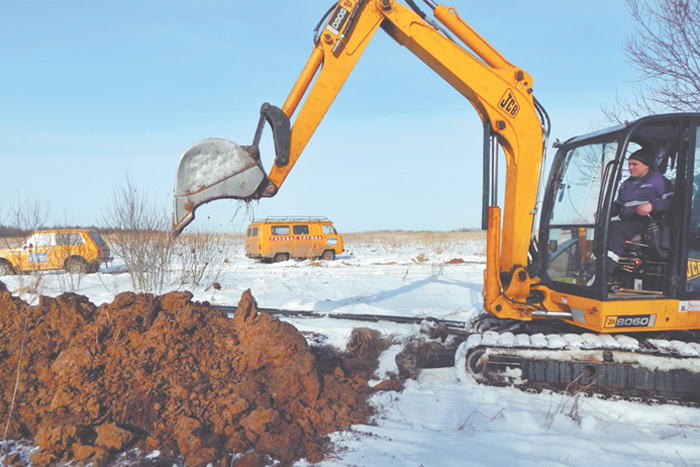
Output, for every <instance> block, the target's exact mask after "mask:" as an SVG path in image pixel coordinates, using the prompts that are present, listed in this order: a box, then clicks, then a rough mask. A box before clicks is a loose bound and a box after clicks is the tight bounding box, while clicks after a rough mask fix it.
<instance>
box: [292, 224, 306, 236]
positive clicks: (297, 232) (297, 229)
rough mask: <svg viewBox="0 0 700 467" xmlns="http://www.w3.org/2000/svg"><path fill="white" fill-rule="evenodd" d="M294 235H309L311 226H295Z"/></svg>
mask: <svg viewBox="0 0 700 467" xmlns="http://www.w3.org/2000/svg"><path fill="white" fill-rule="evenodd" d="M294 235H309V226H308V225H295V226H294Z"/></svg>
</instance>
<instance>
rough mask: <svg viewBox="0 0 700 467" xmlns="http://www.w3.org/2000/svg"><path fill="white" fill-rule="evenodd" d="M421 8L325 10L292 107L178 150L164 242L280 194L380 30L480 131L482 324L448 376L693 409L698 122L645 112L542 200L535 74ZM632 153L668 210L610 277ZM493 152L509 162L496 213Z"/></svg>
mask: <svg viewBox="0 0 700 467" xmlns="http://www.w3.org/2000/svg"><path fill="white" fill-rule="evenodd" d="M423 1H424V2H425V3H426V5H427V6H428V7H429V8H430V12H429V13H430V15H429V14H426V13H425V12H424V11H423V10H421V8H420V7H419V6H418V5H416V3H415V2H414V1H413V0H405V2H406V4H407V5H408V6H404V5H403V4H401V3H399V2H397V1H394V0H341V1H339V2H338V3H337V4H336V5H334V6H333V7H332V8H331V9H330V10H328V12H326V15H325V16H324V17H323V18H322V20H321V22H319V25H320V26H322V29H321V30H320V31H318V29H319V28H317V31H316V32H315V37H314V48H313V51H312V53H311V56H310V58H309V60H308V62H307V63H306V65H305V66H304V68H303V70H302V72H301V74H300V76H299V78H298V80H297V82H296V83H295V84H294V86H293V88H292V90H291V92H290V94H289V96H288V98H287V100H286V102H284V104H283V105H282V107H277V106H274V105H271V104H269V103H265V104H263V105H262V107H261V109H260V120H259V123H258V127H257V130H256V132H255V135H254V137H253V142H252V144H250V145H248V146H239V145H237V144H235V143H233V142H230V141H227V140H223V139H214V138H212V139H206V140H203V141H200V142H198V143H195V144H194V145H192V146H191V147H190V148H188V149H187V150H186V151H185V152H184V154H183V155H182V157H181V159H180V164H179V167H178V170H177V178H176V184H175V194H174V201H175V210H174V219H173V231H174V232H175V233H176V234H177V233H180V232H181V231H182V230H183V229H184V228H185V226H187V225H188V224H189V223H190V222H191V221H192V220H193V219H194V213H195V209H196V208H197V207H198V206H200V205H202V204H204V203H207V202H209V201H212V200H215V199H220V198H233V199H240V200H246V201H248V200H254V199H259V198H263V197H271V196H274V195H275V194H276V193H277V192H278V190H279V189H280V187H281V186H282V183H283V182H284V181H285V179H286V178H287V176H288V174H289V172H290V170H291V169H292V167H293V166H294V164H295V162H296V161H297V159H298V158H299V156H300V155H301V153H302V152H303V150H304V147H305V146H306V144H307V142H308V141H309V139H310V138H311V136H312V135H313V133H314V131H315V130H316V128H317V126H318V124H319V123H320V121H321V120H322V119H323V117H324V115H325V113H326V111H327V110H328V108H329V107H330V105H331V103H332V102H333V100H334V98H335V97H336V95H337V94H338V93H339V92H340V88H341V87H342V85H343V83H344V82H345V81H346V79H347V78H348V76H349V75H350V73H351V72H352V69H353V67H354V66H355V64H356V63H357V61H358V60H359V58H360V57H361V56H362V53H363V51H364V50H365V48H366V47H367V45H368V44H369V42H370V41H371V39H372V37H373V36H374V34H375V33H376V32H377V31H378V30H379V29H381V30H383V31H384V32H385V33H386V34H388V35H389V36H391V37H392V38H393V39H394V40H395V41H396V42H397V43H398V44H399V45H402V46H404V47H406V48H407V49H408V50H409V51H410V52H411V53H413V54H414V55H415V56H416V57H418V58H419V59H421V60H422V61H423V62H424V63H425V64H426V65H428V66H429V67H430V68H431V69H432V70H433V71H435V73H437V74H438V75H439V76H441V77H442V78H443V79H444V80H445V81H447V82H448V83H449V84H450V85H451V86H452V87H453V88H454V89H455V90H456V91H457V92H458V93H460V94H461V95H462V96H464V97H465V98H466V99H467V100H468V101H469V102H470V103H471V105H472V106H473V107H474V108H475V109H476V111H477V113H478V114H479V117H480V118H481V120H482V122H483V126H484V152H483V164H484V179H485V180H484V199H483V205H484V209H483V212H484V216H483V219H482V223H483V225H484V227H485V228H487V259H486V269H485V272H484V291H483V296H484V304H483V307H484V309H485V310H486V312H487V314H485V315H484V317H482V318H480V319H479V320H478V322H475V323H473V325H472V328H471V330H472V331H473V333H472V334H470V335H469V337H468V338H467V339H466V340H464V342H463V343H462V344H461V345H460V347H459V349H458V350H457V351H456V356H455V358H456V361H457V366H458V371H462V372H464V373H465V374H466V376H465V377H473V378H476V379H477V380H478V381H481V382H483V383H487V384H494V385H511V384H513V385H520V386H522V387H523V388H528V389H535V390H540V389H544V388H552V389H567V388H571V387H572V385H574V386H576V387H577V388H579V389H580V390H585V391H591V392H595V393H599V394H611V395H615V396H617V397H625V398H638V399H642V400H658V401H669V402H671V401H674V402H678V401H681V402H683V403H689V404H697V403H700V389H699V388H700V364H699V363H700V345H699V344H698V343H697V342H698V337H699V336H698V332H697V330H698V329H700V195H697V192H698V188H700V141H698V135H700V114H667V115H653V116H649V117H645V118H641V119H639V120H637V121H634V122H628V123H625V124H624V125H620V126H616V127H612V128H609V129H606V130H602V131H598V132H595V133H591V134H587V135H583V136H578V137H574V138H571V139H569V140H567V141H565V142H563V143H560V142H558V141H557V142H556V143H555V146H556V147H557V148H558V150H557V154H556V158H555V160H554V161H553V163H552V166H551V169H550V174H549V177H547V183H546V187H544V192H543V195H542V196H541V200H540V202H539V203H538V194H539V193H540V192H541V191H542V190H541V189H540V184H541V183H543V181H544V179H545V176H544V173H543V171H544V168H545V164H544V160H545V154H546V147H547V144H548V137H549V117H548V116H547V114H546V112H545V110H544V108H543V107H542V106H541V105H540V104H539V103H538V101H537V100H536V99H535V97H534V95H533V80H532V77H531V76H530V75H529V74H528V73H527V72H525V71H524V70H522V69H521V68H518V67H517V66H515V65H513V64H512V63H510V62H509V61H508V60H506V59H505V58H504V57H503V56H502V55H501V54H500V53H499V52H498V51H496V50H495V49H494V48H493V47H492V46H491V45H489V44H488V43H487V42H486V41H485V40H484V39H483V38H481V37H480V36H479V34H478V33H476V32H475V31H474V30H473V29H472V28H471V27H470V26H469V25H468V24H467V23H466V22H465V21H464V20H463V19H462V18H460V16H459V15H458V13H457V11H456V10H455V9H454V8H452V7H445V6H443V5H439V4H436V3H434V2H433V1H432V0H423ZM300 104H301V107H300V108H299V106H300ZM298 108H299V109H298ZM297 109H298V112H297ZM295 113H296V117H295V119H294V121H293V123H292V121H291V119H292V117H293V116H294V115H295ZM266 125H269V126H270V128H271V130H272V136H273V142H274V148H275V153H276V154H275V159H274V162H272V166H271V169H270V171H269V173H267V172H266V171H265V169H264V168H263V163H262V159H261V157H260V153H259V143H260V140H261V137H262V134H263V131H264V129H265V127H266ZM642 148H646V150H647V151H649V150H651V151H653V154H654V155H655V159H654V161H653V162H652V163H651V166H652V168H653V169H654V170H655V171H656V172H658V173H660V174H663V175H664V176H665V177H666V178H667V179H668V180H670V181H671V182H672V184H673V187H674V193H675V197H674V198H675V200H674V203H673V207H672V209H671V210H669V211H668V212H666V213H664V214H663V215H661V216H655V217H652V216H647V218H646V220H645V230H644V231H643V232H641V233H640V234H639V235H638V236H637V237H635V238H634V239H632V240H630V241H628V242H627V245H626V250H625V252H624V254H622V255H619V258H617V259H618V261H617V265H616V267H615V270H614V271H613V272H612V273H609V272H608V271H606V258H607V257H608V237H609V234H610V231H611V229H612V228H611V225H612V222H617V221H618V219H616V218H613V219H612V220H611V217H613V214H614V212H613V210H614V204H615V199H616V197H617V192H618V187H619V185H620V182H621V180H622V179H623V178H626V177H627V176H628V175H629V174H628V173H627V172H626V171H627V165H626V164H627V159H628V157H629V155H631V154H632V153H634V152H635V151H637V150H639V149H642ZM499 149H501V150H502V151H503V153H504V156H505V160H506V176H505V194H504V201H503V209H501V207H499V206H498V202H497V200H498V194H497V193H496V191H497V190H496V185H497V183H496V180H497V179H498V170H497V167H498V159H499V157H500V156H499ZM538 209H539V213H538V212H537V211H538ZM538 218H539V225H535V221H536V219H538ZM421 364H426V361H421V362H419V363H418V365H419V366H420V365H421Z"/></svg>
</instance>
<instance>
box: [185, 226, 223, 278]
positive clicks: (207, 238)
mask: <svg viewBox="0 0 700 467" xmlns="http://www.w3.org/2000/svg"><path fill="white" fill-rule="evenodd" d="M227 250H228V239H227V238H226V237H225V236H223V235H221V234H217V233H214V232H211V231H206V230H204V231H196V230H195V231H194V232H192V233H188V234H183V235H180V236H179V237H178V242H177V245H176V249H175V251H176V253H175V254H176V256H177V258H178V259H179V260H180V264H179V266H180V268H181V269H180V285H181V286H185V287H191V288H194V287H197V286H201V285H203V284H204V285H205V288H206V289H208V288H209V287H210V286H211V284H212V283H213V282H214V281H216V280H217V279H218V277H219V275H220V274H221V271H222V270H223V268H224V266H225V264H226V263H227V262H228V259H227V256H228V255H227Z"/></svg>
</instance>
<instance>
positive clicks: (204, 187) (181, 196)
mask: <svg viewBox="0 0 700 467" xmlns="http://www.w3.org/2000/svg"><path fill="white" fill-rule="evenodd" d="M266 180H267V175H266V174H265V171H264V170H263V168H262V164H261V163H260V156H259V152H258V148H257V146H255V145H254V146H239V145H238V144H236V143H233V142H231V141H227V140H225V139H219V138H210V139H205V140H202V141H199V142H197V143H195V144H193V145H192V146H190V147H189V148H188V149H187V150H186V151H185V152H184V153H183V154H182V157H181V158H180V164H179V165H178V167H177V177H176V179H175V197H174V198H175V199H174V202H175V210H174V212H173V234H174V235H179V234H180V233H181V232H182V230H183V229H184V228H185V227H186V226H187V225H188V224H189V223H190V222H192V220H194V211H195V209H197V207H199V206H201V205H202V204H204V203H208V202H209V201H213V200H215V199H221V198H233V199H242V200H250V199H256V198H259V197H260V196H259V195H257V194H256V192H257V191H258V188H260V187H261V185H262V184H263V182H265V181H266Z"/></svg>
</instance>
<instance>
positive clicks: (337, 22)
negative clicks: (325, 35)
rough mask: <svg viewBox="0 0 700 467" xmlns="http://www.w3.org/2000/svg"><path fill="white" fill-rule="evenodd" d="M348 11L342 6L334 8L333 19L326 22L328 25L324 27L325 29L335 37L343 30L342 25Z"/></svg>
mask: <svg viewBox="0 0 700 467" xmlns="http://www.w3.org/2000/svg"><path fill="white" fill-rule="evenodd" d="M348 13H349V12H348V10H346V9H345V8H343V7H342V6H340V5H338V8H336V10H335V13H334V14H333V17H332V18H331V20H330V21H328V25H327V26H326V29H328V30H329V31H330V32H332V33H333V34H335V35H336V36H337V35H338V34H340V30H341V29H343V25H344V24H345V21H346V20H347V19H348Z"/></svg>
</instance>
